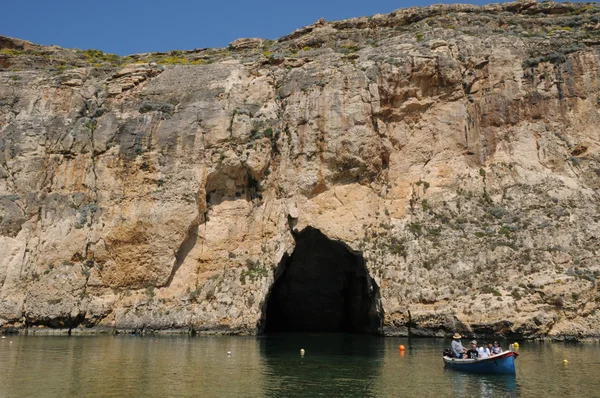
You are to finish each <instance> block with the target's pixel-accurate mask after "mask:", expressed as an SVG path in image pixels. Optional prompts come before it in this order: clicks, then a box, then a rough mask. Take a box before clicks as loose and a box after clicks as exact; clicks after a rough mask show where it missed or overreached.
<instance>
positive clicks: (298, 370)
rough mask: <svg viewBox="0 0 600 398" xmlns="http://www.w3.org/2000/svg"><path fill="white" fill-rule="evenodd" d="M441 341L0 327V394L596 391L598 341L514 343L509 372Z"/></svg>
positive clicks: (573, 393)
mask: <svg viewBox="0 0 600 398" xmlns="http://www.w3.org/2000/svg"><path fill="white" fill-rule="evenodd" d="M10 341H12V344H10ZM449 343H450V342H449V341H443V340H434V339H406V338H382V337H370V336H361V335H335V334H334V335H328V334H322V335H319V334H309V335H294V334H282V335H269V336H258V337H237V336H234V337H229V336H198V337H192V338H187V337H162V336H161V337H134V336H128V335H123V336H102V337H36V336H8V337H7V338H6V339H3V340H0V397H600V344H597V343H584V344H562V343H527V342H524V343H521V347H520V349H519V353H520V354H521V355H520V356H519V358H518V359H517V361H516V366H517V375H516V376H510V377H506V376H477V375H469V374H463V373H458V372H455V371H452V370H446V369H444V366H443V362H442V359H441V351H442V349H443V348H444V347H445V345H447V344H449ZM400 344H403V345H404V346H406V351H405V353H404V354H401V353H400V352H399V350H398V346H399V345H400ZM301 348H304V349H305V351H306V354H305V356H304V357H301V356H300V349H301ZM228 351H231V356H228V355H227V352H228ZM563 359H567V360H568V361H569V363H568V364H567V365H565V364H564V363H563Z"/></svg>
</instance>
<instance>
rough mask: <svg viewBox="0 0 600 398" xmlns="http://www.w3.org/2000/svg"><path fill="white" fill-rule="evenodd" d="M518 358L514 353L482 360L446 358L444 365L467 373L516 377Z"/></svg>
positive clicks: (503, 353)
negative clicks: (516, 361) (516, 360)
mask: <svg viewBox="0 0 600 398" xmlns="http://www.w3.org/2000/svg"><path fill="white" fill-rule="evenodd" d="M518 356H519V354H517V353H516V352H514V351H504V352H502V353H500V354H496V355H492V356H489V357H487V358H480V359H456V358H450V357H447V356H445V357H444V363H445V364H446V367H447V368H451V369H456V370H461V371H465V372H471V373H485V374H504V375H506V374H509V375H514V374H515V373H516V370H515V359H516V358H517V357H518Z"/></svg>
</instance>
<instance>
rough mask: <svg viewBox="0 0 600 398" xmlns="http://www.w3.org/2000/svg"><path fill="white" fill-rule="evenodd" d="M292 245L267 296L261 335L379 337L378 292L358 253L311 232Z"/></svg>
mask: <svg viewBox="0 0 600 398" xmlns="http://www.w3.org/2000/svg"><path fill="white" fill-rule="evenodd" d="M295 240H296V248H295V250H294V252H293V253H292V254H291V255H290V256H287V255H286V256H284V258H283V259H282V260H281V263H280V264H279V267H278V269H277V272H276V275H275V281H274V283H273V286H272V287H271V291H270V293H269V295H268V296H267V301H266V308H264V310H263V319H262V325H261V329H262V331H263V332H265V333H278V332H344V333H348V332H349V333H371V334H378V333H381V325H382V321H383V310H382V308H381V303H380V299H379V287H378V286H377V284H376V283H375V281H374V280H373V279H372V278H371V277H370V276H369V273H368V271H367V268H366V266H365V261H364V258H363V257H362V254H361V253H359V252H355V251H353V250H352V249H350V248H349V247H348V246H347V245H345V244H344V243H342V242H338V241H334V240H331V239H329V238H327V236H325V235H324V234H322V233H321V232H320V231H319V230H317V229H315V228H312V227H307V228H305V229H304V230H302V231H301V232H299V233H297V234H296V235H295Z"/></svg>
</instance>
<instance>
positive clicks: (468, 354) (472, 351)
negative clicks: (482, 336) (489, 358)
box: [465, 340, 479, 359]
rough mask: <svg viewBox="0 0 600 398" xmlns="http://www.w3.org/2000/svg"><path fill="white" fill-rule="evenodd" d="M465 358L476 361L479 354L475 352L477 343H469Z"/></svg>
mask: <svg viewBox="0 0 600 398" xmlns="http://www.w3.org/2000/svg"><path fill="white" fill-rule="evenodd" d="M465 358H467V359H477V358H479V352H477V341H475V340H473V341H471V348H469V349H468V350H467V352H466V353H465Z"/></svg>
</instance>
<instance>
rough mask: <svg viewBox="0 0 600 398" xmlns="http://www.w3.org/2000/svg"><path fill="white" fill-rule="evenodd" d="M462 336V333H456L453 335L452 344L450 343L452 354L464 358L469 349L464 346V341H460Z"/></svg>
mask: <svg viewBox="0 0 600 398" xmlns="http://www.w3.org/2000/svg"><path fill="white" fill-rule="evenodd" d="M461 338H462V336H461V335H460V334H458V333H454V336H452V344H451V345H450V350H451V351H452V356H453V357H454V358H458V359H460V358H462V357H463V355H464V353H465V352H466V351H467V349H466V348H465V347H463V346H462V343H461V342H460V339H461Z"/></svg>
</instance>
